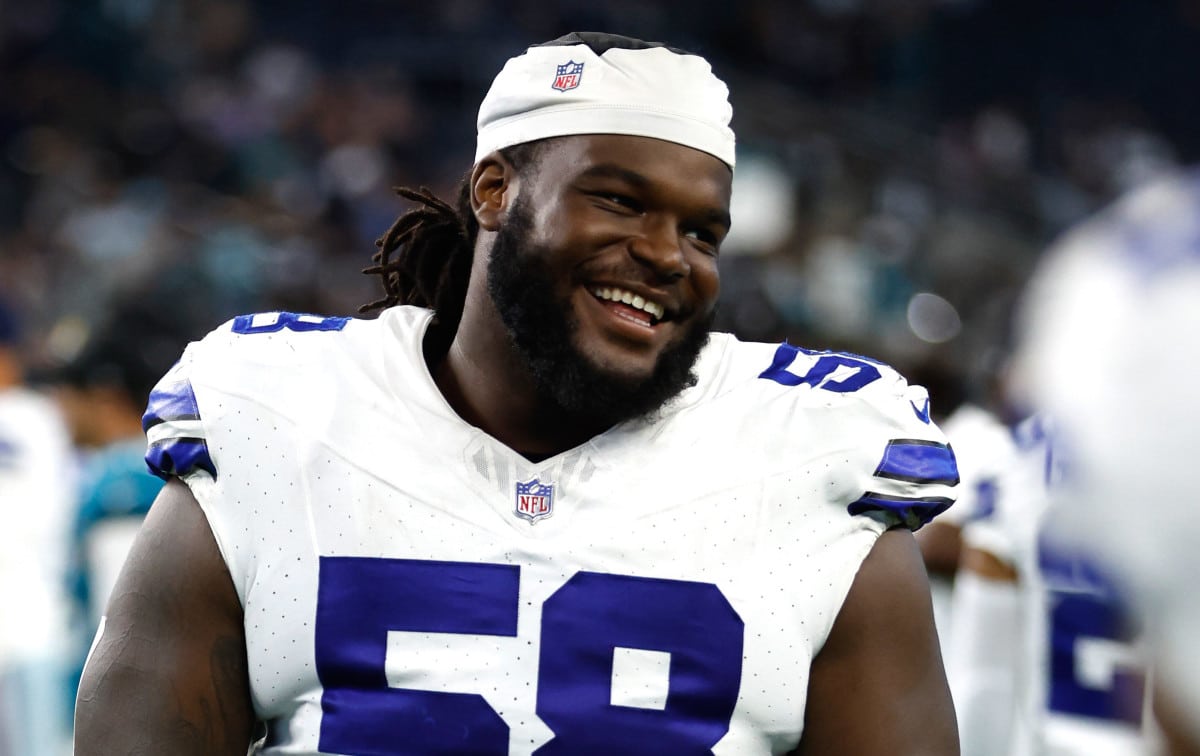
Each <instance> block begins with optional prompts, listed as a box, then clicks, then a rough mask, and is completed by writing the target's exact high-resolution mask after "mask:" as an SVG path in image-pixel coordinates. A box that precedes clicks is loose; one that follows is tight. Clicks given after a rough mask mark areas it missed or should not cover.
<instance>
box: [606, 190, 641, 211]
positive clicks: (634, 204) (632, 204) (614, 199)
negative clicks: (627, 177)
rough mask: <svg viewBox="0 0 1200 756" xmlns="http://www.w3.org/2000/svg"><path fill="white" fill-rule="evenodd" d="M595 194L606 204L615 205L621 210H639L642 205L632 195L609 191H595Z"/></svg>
mask: <svg viewBox="0 0 1200 756" xmlns="http://www.w3.org/2000/svg"><path fill="white" fill-rule="evenodd" d="M595 196H596V197H597V198H598V199H600V200H602V201H603V202H604V203H605V204H606V205H616V206H617V207H619V208H621V209H623V210H629V211H632V212H635V213H637V212H641V210H642V206H641V205H640V204H638V201H637V200H635V199H634V198H633V197H629V196H627V195H624V194H612V193H610V192H597V193H596V194H595Z"/></svg>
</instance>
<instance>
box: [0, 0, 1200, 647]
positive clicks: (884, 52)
mask: <svg viewBox="0 0 1200 756" xmlns="http://www.w3.org/2000/svg"><path fill="white" fill-rule="evenodd" d="M574 29H589V30H609V31H614V32H619V33H623V34H629V35H632V36H637V37H641V38H645V39H654V40H663V41H668V42H670V43H671V44H674V45H676V46H679V47H683V48H686V49H690V50H694V51H696V52H699V53H702V54H704V55H706V56H707V57H708V58H709V59H710V60H711V61H712V62H713V65H714V68H715V69H716V70H717V73H718V74H719V75H721V76H722V77H723V78H725V79H726V80H727V81H728V82H729V83H730V87H731V90H732V100H733V103H734V127H735V130H736V132H737V134H738V139H739V163H738V170H737V174H736V177H735V181H736V184H735V200H734V208H733V218H734V231H733V234H732V235H731V236H730V239H729V241H728V243H727V246H726V249H725V250H724V251H723V258H722V266H723V276H724V278H723V300H722V305H721V313H720V319H719V322H718V325H719V327H721V328H722V329H725V330H733V331H735V332H737V333H738V334H739V335H742V336H743V337H746V338H753V339H764V340H771V339H781V338H785V337H786V338H789V339H791V340H792V341H793V342H796V343H802V344H806V345H809V346H815V347H832V348H841V349H849V350H851V351H855V352H861V353H866V354H870V355H873V356H876V357H880V358H882V359H884V360H887V361H889V362H892V363H894V364H896V365H897V366H898V367H900V368H901V369H902V370H903V371H905V372H907V373H910V374H913V375H914V377H915V378H916V379H917V380H922V381H923V382H927V383H928V384H929V385H930V388H931V392H932V393H933V398H934V402H935V405H936V404H937V403H938V402H943V404H944V405H947V406H944V407H943V409H944V410H945V411H947V412H948V411H949V410H950V409H952V408H953V406H954V405H956V404H958V403H959V402H960V401H963V400H966V399H968V398H970V399H973V400H974V401H977V402H980V403H986V395H985V389H986V388H987V387H988V386H989V385H990V384H991V382H990V381H989V380H988V379H989V378H994V377H995V375H996V374H997V371H998V369H999V366H1000V365H1001V364H1002V363H1003V361H1004V357H1005V355H1006V351H1007V348H1008V346H1009V344H1008V340H1009V315H1010V311H1011V308H1012V307H1013V304H1014V301H1015V299H1016V298H1017V296H1018V294H1019V292H1020V290H1021V287H1022V285H1023V284H1024V282H1025V280H1026V278H1027V276H1028V274H1029V272H1030V270H1031V268H1032V267H1033V265H1034V264H1035V263H1036V261H1037V258H1038V256H1039V254H1040V252H1041V250H1042V249H1044V248H1045V246H1046V244H1047V243H1048V242H1049V241H1050V240H1051V239H1053V238H1054V237H1055V236H1056V235H1057V234H1058V233H1060V232H1061V231H1062V230H1063V229H1065V228H1066V227H1067V226H1068V225H1069V224H1071V223H1073V222H1075V221H1077V220H1079V219H1080V218H1082V217H1084V216H1085V215H1087V214H1089V213H1090V212H1092V211H1094V210H1095V209H1097V208H1098V207H1100V206H1102V205H1104V204H1105V203H1107V202H1109V201H1110V200H1111V199H1112V198H1113V197H1114V196H1116V195H1117V194H1118V193H1119V192H1121V191H1123V190H1125V189H1128V188H1130V187H1132V186H1134V185H1136V184H1139V183H1141V182H1143V181H1144V180H1146V179H1147V178H1148V177H1150V176H1153V175H1155V174H1156V173H1159V172H1161V171H1162V170H1163V169H1164V168H1166V167H1168V166H1171V165H1174V164H1177V163H1179V162H1184V161H1189V160H1192V159H1194V158H1195V157H1196V155H1197V153H1200V128H1198V127H1200V101H1198V100H1197V99H1196V98H1195V97H1193V96H1192V94H1191V91H1190V90H1189V89H1187V88H1186V87H1184V86H1183V85H1182V82H1186V81H1188V80H1189V78H1190V77H1191V76H1192V75H1193V73H1194V72H1195V71H1197V70H1200V2H1197V1H1196V0H1173V1H1172V0H1163V1H1162V2H1136V1H1134V0H1127V1H1125V2H1118V1H1117V0H1089V1H1087V2H1085V1H1084V0H1060V2H1055V3H1041V2H1035V1H1034V0H1005V1H1004V2H1001V1H1000V0H991V1H989V0H806V1H804V2H798V1H792V0H743V1H742V2H738V3H730V2H725V1H723V0H691V1H690V2H661V3H644V2H637V1H635V0H607V1H604V2H598V1H595V0H593V1H592V2H585V1H583V0H562V1H561V2H557V3H554V4H549V3H545V2H534V1H533V0H512V1H511V2H488V1H487V0H442V1H440V2H431V3H415V2H411V3H410V2H385V1H384V0H342V2H339V3H336V4H334V3H294V2H282V1H281V0H257V1H256V2H250V1H249V0H40V1H39V2H37V3H26V4H21V5H15V4H10V5H9V6H6V7H5V10H4V12H3V13H0V301H3V302H6V303H7V306H8V310H10V311H11V316H6V317H7V318H8V319H7V321H6V323H11V324H12V326H11V327H10V328H9V329H8V330H9V332H10V333H11V334H12V335H11V337H9V338H8V339H7V342H8V344H9V345H10V347H11V349H12V351H13V352H14V354H15V355H16V356H17V358H19V360H20V362H22V363H23V365H24V369H25V371H26V373H27V374H28V375H29V376H31V379H32V380H34V381H38V382H50V383H54V384H56V385H59V386H60V387H61V386H63V385H70V386H85V387H86V386H92V385H95V384H101V383H105V381H106V380H107V379H106V378H105V376H107V377H108V378H111V377H112V376H113V375H114V372H113V371H114V370H115V371H116V374H119V375H121V376H124V377H123V378H122V380H120V381H116V383H121V384H123V385H124V386H125V387H127V388H128V390H129V391H130V392H132V396H133V397H134V404H135V405H136V404H139V403H142V402H144V393H145V392H146V391H148V384H147V383H146V381H147V380H149V381H152V380H153V376H156V375H158V374H160V373H161V372H162V371H164V370H165V369H166V368H167V367H169V365H170V364H171V362H172V360H173V359H174V358H175V357H176V356H177V354H178V352H179V350H180V349H181V348H182V346H183V344H184V343H186V342H187V341H188V340H190V339H194V338H198V337H199V336H201V335H203V333H205V332H206V331H207V330H209V329H210V328H212V327H213V326H215V325H217V324H218V323H219V322H221V321H223V320H225V319H227V318H229V317H231V316H232V315H235V314H238V313H243V312H251V311H261V310H271V309H285V310H294V311H305V312H316V313H322V314H352V313H354V312H355V310H356V308H357V306H358V305H360V304H362V303H364V302H368V301H370V300H372V299H375V298H376V296H377V294H376V283H375V281H374V280H373V279H371V278H368V277H366V276H363V275H361V273H360V271H361V269H362V268H364V267H366V266H367V265H368V264H369V263H370V256H371V254H372V252H373V251H374V240H375V239H376V238H377V237H378V236H379V235H381V233H382V232H383V231H384V230H386V229H387V227H388V226H389V225H390V224H391V222H392V220H393V219H394V218H395V216H397V215H398V214H399V213H400V212H402V211H403V210H404V205H403V203H402V202H400V201H399V200H398V199H397V198H396V197H395V196H394V194H393V192H392V187H394V186H396V185H407V186H429V187H431V188H433V189H434V190H435V191H436V192H438V193H439V194H441V195H442V196H446V195H449V194H450V193H451V192H453V190H454V187H455V185H456V184H457V182H458V180H459V179H460V177H461V176H462V175H463V173H464V172H465V171H466V170H467V168H468V167H469V164H470V162H471V156H472V154H473V142H474V118H475V109H476V108H477V106H478V102H479V99H480V97H481V96H482V94H483V92H484V91H485V89H486V88H487V85H488V84H489V82H490V78H491V76H492V75H493V74H494V72H495V71H497V70H499V67H500V65H501V64H502V62H503V61H504V59H506V58H507V57H509V56H510V55H512V54H515V53H516V52H517V51H519V50H520V49H522V48H523V47H525V46H526V45H528V44H531V43H535V42H539V41H543V40H547V39H551V38H554V37H557V36H559V35H561V34H563V33H565V32H567V31H570V30H574ZM18 328H19V330H18ZM18 334H19V335H18ZM106 349H107V350H115V351H117V352H121V354H120V356H119V358H112V359H109V358H108V357H105V356H104V354H105V350H106ZM122 350H123V351H122ZM118 364H120V365H125V366H126V367H123V368H120V367H119V368H114V367H113V366H114V365H118ZM130 366H132V367H130ZM106 371H107V372H106ZM147 376H149V377H147ZM125 378H129V379H128V380H125ZM102 379H103V380H102ZM65 401H67V402H69V401H70V399H69V398H68V399H66V400H65ZM97 401H98V400H96V399H87V400H85V404H84V407H85V409H86V408H88V407H96V406H99V405H98V404H96V402H97ZM64 406H67V407H68V408H69V407H70V405H69V404H66V405H64ZM76 406H78V405H76ZM76 414H77V415H80V416H83V417H86V415H87V414H88V413H87V412H82V413H76ZM68 419H73V420H74V421H75V422H76V424H78V422H81V420H80V417H71V416H70V415H68ZM75 431H76V432H75V440H76V443H77V445H78V448H80V449H84V448H92V449H94V448H96V447H97V446H99V447H103V446H104V445H105V444H106V443H109V442H107V441H106V442H99V443H90V444H89V443H85V442H83V441H81V440H80V438H81V437H80V435H79V429H78V427H76V428H75ZM125 431H128V428H126V429H125ZM123 433H124V435H123V436H122V435H121V434H117V436H116V437H124V438H126V439H127V438H128V437H129V436H130V433H133V434H134V435H136V431H132V432H124V431H123ZM0 451H2V449H0ZM79 516H80V515H79V513H78V512H74V513H73V514H72V515H71V517H74V518H75V519H76V520H78V518H79ZM83 616H88V615H87V612H84V613H83ZM85 624H86V622H85Z"/></svg>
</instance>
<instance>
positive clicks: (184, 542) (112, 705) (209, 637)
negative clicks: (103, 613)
mask: <svg viewBox="0 0 1200 756" xmlns="http://www.w3.org/2000/svg"><path fill="white" fill-rule="evenodd" d="M253 726H254V713H253V710H252V707H251V704H250V691H249V683H248V678H247V664H246V639H245V634H244V630H243V627H242V609H241V604H240V603H239V601H238V597H237V593H236V592H235V590H234V587H233V582H232V581H231V579H230V577H229V571H228V569H227V568H226V567H225V563H224V561H223V560H222V559H221V555H220V552H219V551H218V550H217V544H216V541H215V540H214V539H213V535H212V531H211V530H210V529H209V525H208V520H207V519H206V518H205V516H204V513H203V512H202V511H201V509H200V505H199V504H197V503H196V499H195V498H194V497H193V496H192V493H191V491H190V490H189V489H188V487H187V486H186V485H184V484H183V483H181V482H179V481H177V480H172V481H170V482H169V483H167V485H166V486H164V488H163V490H162V493H161V494H159V496H158V499H157V500H156V501H155V503H154V506H153V508H151V510H150V513H149V515H147V517H146V521H145V523H144V525H143V526H142V529H141V532H140V533H139V534H138V537H137V539H136V540H135V541H134V544H133V547H132V549H131V551H130V554H129V558H128V559H127V560H126V562H125V566H124V567H123V568H122V571H121V576H120V578H119V579H118V580H117V584H116V586H115V587H114V589H113V593H112V597H111V599H110V600H109V603H108V611H107V619H106V623H105V626H104V630H103V634H102V635H101V637H100V638H99V639H98V641H97V643H96V645H95V648H94V649H93V651H92V655H91V658H90V659H89V660H88V663H87V667H86V668H85V669H84V673H83V679H82V681H81V682H80V687H79V697H78V700H77V702H76V708H75V754H76V756H101V755H103V756H110V755H111V754H116V753H119V754H168V753H169V754H175V755H178V756H186V755H188V754H196V755H197V756H202V755H203V756H220V755H222V754H229V756H245V754H246V749H247V747H248V746H249V744H250V741H251V734H252V729H253Z"/></svg>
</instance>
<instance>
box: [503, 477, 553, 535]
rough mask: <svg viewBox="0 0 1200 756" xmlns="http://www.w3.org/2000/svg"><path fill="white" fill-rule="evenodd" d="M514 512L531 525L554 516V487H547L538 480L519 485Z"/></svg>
mask: <svg viewBox="0 0 1200 756" xmlns="http://www.w3.org/2000/svg"><path fill="white" fill-rule="evenodd" d="M513 512H514V513H515V514H516V515H517V517H522V518H524V519H526V520H529V522H530V523H531V524H532V523H536V522H537V521H538V520H544V519H546V518H547V517H549V516H550V515H552V514H554V486H553V485H545V484H543V483H542V482H541V481H539V480H538V479H537V478H534V479H533V480H531V481H529V482H528V483H518V484H517V498H516V508H515V509H514V510H513Z"/></svg>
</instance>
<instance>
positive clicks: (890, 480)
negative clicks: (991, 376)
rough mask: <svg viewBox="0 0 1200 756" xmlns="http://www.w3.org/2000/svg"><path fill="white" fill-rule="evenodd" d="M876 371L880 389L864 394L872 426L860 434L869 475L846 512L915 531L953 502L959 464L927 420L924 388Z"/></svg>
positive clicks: (936, 429) (887, 373)
mask: <svg viewBox="0 0 1200 756" xmlns="http://www.w3.org/2000/svg"><path fill="white" fill-rule="evenodd" d="M880 372H881V374H882V375H881V377H880V384H881V385H880V386H879V387H878V388H875V387H867V388H866V389H865V390H864V392H863V399H864V400H865V403H866V405H867V407H866V412H867V416H868V419H870V420H873V422H872V425H873V427H872V428H871V429H869V430H867V429H864V432H863V437H864V439H865V440H866V441H867V443H866V445H865V449H864V453H865V454H866V455H867V457H866V462H867V466H866V467H865V468H864V470H869V471H870V474H869V475H867V476H864V479H863V480H862V483H861V486H862V489H863V493H862V495H861V496H860V497H859V498H858V499H857V500H856V501H853V502H851V503H850V505H849V507H848V510H849V512H850V514H854V515H866V516H868V517H873V518H875V519H878V520H881V521H883V522H884V523H885V524H886V525H888V526H889V527H891V526H896V525H900V526H904V527H907V528H909V529H910V530H916V529H918V528H920V527H921V526H922V525H924V524H925V523H927V522H929V521H930V520H932V519H933V518H934V517H936V516H937V515H939V514H941V513H942V512H945V511H946V510H947V509H949V508H950V505H952V504H953V503H954V500H955V498H956V494H957V486H958V483H959V475H958V464H957V460H956V459H955V456H954V450H953V449H952V448H951V447H950V444H949V442H948V441H947V440H946V437H945V436H944V435H943V434H942V432H941V430H939V429H938V427H937V425H935V424H934V423H933V421H932V419H930V415H929V394H928V393H927V392H926V391H925V389H924V388H922V387H921V386H914V385H910V384H909V383H908V382H907V381H906V380H905V379H904V378H903V377H902V376H900V375H899V374H898V373H896V372H894V371H891V370H890V369H887V370H886V371H885V370H882V369H881V371H880ZM872 389H874V390H872Z"/></svg>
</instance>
